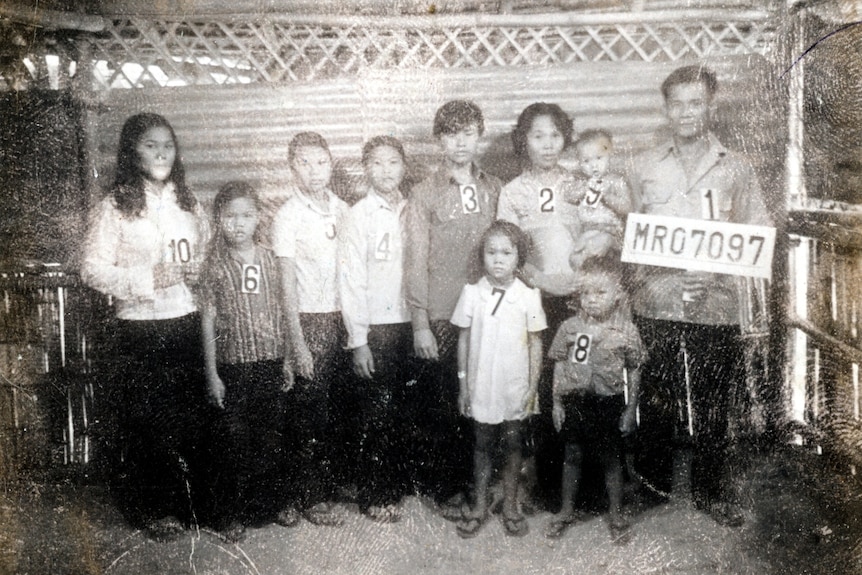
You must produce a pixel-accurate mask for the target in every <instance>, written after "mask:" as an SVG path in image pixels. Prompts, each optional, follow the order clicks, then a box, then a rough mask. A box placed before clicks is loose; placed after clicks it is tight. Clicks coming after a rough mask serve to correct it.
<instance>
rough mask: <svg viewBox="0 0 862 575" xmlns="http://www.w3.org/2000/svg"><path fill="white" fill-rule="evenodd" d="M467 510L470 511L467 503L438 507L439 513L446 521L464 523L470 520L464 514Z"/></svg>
mask: <svg viewBox="0 0 862 575" xmlns="http://www.w3.org/2000/svg"><path fill="white" fill-rule="evenodd" d="M465 508H466V509H469V507H467V504H466V503H459V504H457V505H449V504H442V505H440V506H438V508H437V512H438V513H439V514H440V517H442V518H443V519H445V520H446V521H462V520H464V519H467V518H468V517H467V514H466V513H465V512H464V511H465Z"/></svg>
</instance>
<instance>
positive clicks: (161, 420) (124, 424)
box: [109, 314, 205, 525]
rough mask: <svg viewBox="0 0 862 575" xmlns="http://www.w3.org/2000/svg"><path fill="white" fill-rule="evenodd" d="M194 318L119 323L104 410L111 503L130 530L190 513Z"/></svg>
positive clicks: (196, 432) (196, 445) (198, 431)
mask: <svg viewBox="0 0 862 575" xmlns="http://www.w3.org/2000/svg"><path fill="white" fill-rule="evenodd" d="M200 333H201V332H200V317H199V315H198V314H190V315H187V316H184V317H181V318H177V319H167V320H156V321H118V322H117V332H116V338H115V345H116V348H117V356H116V358H115V361H116V363H115V365H114V366H113V371H114V377H113V388H114V389H113V390H112V393H111V394H110V395H109V401H110V402H111V404H112V406H111V409H112V410H113V411H115V412H116V414H117V421H118V427H119V429H118V431H119V433H120V440H119V444H120V445H121V446H122V454H121V456H120V459H121V463H120V469H119V471H120V473H119V474H118V479H119V481H117V482H116V484H115V487H116V488H117V489H118V490H119V493H118V502H119V504H120V507H121V508H122V510H123V512H124V513H125V514H126V516H127V518H128V519H129V520H130V521H131V522H133V523H135V524H141V525H142V524H145V523H146V522H147V521H149V520H152V519H158V518H160V517H164V516H166V515H175V516H177V517H179V518H180V519H182V520H184V521H186V522H190V521H192V519H193V517H194V515H195V507H196V505H197V502H198V500H197V497H198V492H199V490H198V486H199V485H200V484H201V481H200V479H201V478H200V475H201V469H202V467H203V458H204V449H203V442H202V431H203V406H204V397H205V396H204V377H203V358H202V353H201V336H200Z"/></svg>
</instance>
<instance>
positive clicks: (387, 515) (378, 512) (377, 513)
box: [362, 505, 401, 523]
mask: <svg viewBox="0 0 862 575" xmlns="http://www.w3.org/2000/svg"><path fill="white" fill-rule="evenodd" d="M362 513H363V514H365V516H366V517H368V518H369V519H371V520H372V521H374V522H375V523H397V522H398V521H400V520H401V514H400V513H398V509H397V508H396V507H395V506H394V505H372V506H370V507H369V508H368V509H365V510H364V511H363V512H362Z"/></svg>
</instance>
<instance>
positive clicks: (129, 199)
mask: <svg viewBox="0 0 862 575" xmlns="http://www.w3.org/2000/svg"><path fill="white" fill-rule="evenodd" d="M157 127H158V128H167V130H168V132H170V134H171V138H172V139H173V141H174V149H176V157H175V158H174V165H173V166H172V167H171V173H170V174H168V181H169V182H173V184H174V187H175V193H176V195H177V204H178V205H179V206H180V208H181V209H183V210H185V211H187V212H190V211H192V210H193V209H194V207H195V206H196V205H197V200H196V199H195V197H194V195H193V194H192V193H191V191H190V190H189V188H188V186H186V170H185V168H184V167H183V161H182V157H181V156H180V148H179V142H177V135H176V134H175V133H174V129H173V127H171V125H170V123H169V122H168V121H167V120H166V119H165V118H164V117H162V116H160V115H158V114H148V113H144V114H136V115H134V116H132V117H130V118H129V119H128V120H126V123H125V124H123V130H122V131H121V132H120V145H119V147H118V149H117V171H116V176H115V177H114V185H113V187H112V188H111V193H112V194H113V195H114V201H115V202H116V204H117V209H118V210H120V212H121V213H122V214H124V215H126V216H132V217H139V216H140V215H141V213H142V212H143V211H144V208H145V207H146V200H145V196H144V182H145V180H146V178H145V176H144V173H143V170H142V169H141V161H140V158H138V151H137V150H136V148H137V146H138V143H139V142H140V141H141V138H142V137H143V136H144V134H145V133H146V132H147V130H149V129H150V128H157Z"/></svg>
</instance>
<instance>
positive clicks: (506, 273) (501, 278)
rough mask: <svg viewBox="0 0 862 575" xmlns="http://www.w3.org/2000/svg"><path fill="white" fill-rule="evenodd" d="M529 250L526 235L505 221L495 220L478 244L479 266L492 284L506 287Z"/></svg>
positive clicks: (522, 265) (525, 259)
mask: <svg viewBox="0 0 862 575" xmlns="http://www.w3.org/2000/svg"><path fill="white" fill-rule="evenodd" d="M528 248H529V244H528V240H527V236H526V234H524V232H523V231H521V228H519V227H518V226H516V225H515V224H513V223H512V222H507V221H506V220H495V221H494V222H493V223H492V224H491V225H490V226H488V229H487V230H485V233H484V234H482V241H481V242H480V243H479V250H480V251H479V264H480V265H481V266H482V269H483V270H484V272H485V277H487V278H488V281H490V282H491V283H492V284H496V285H507V284H508V283H509V282H511V281H512V280H513V279H514V277H515V271H516V270H519V269H521V268H522V267H524V262H525V261H527V250H528Z"/></svg>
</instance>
